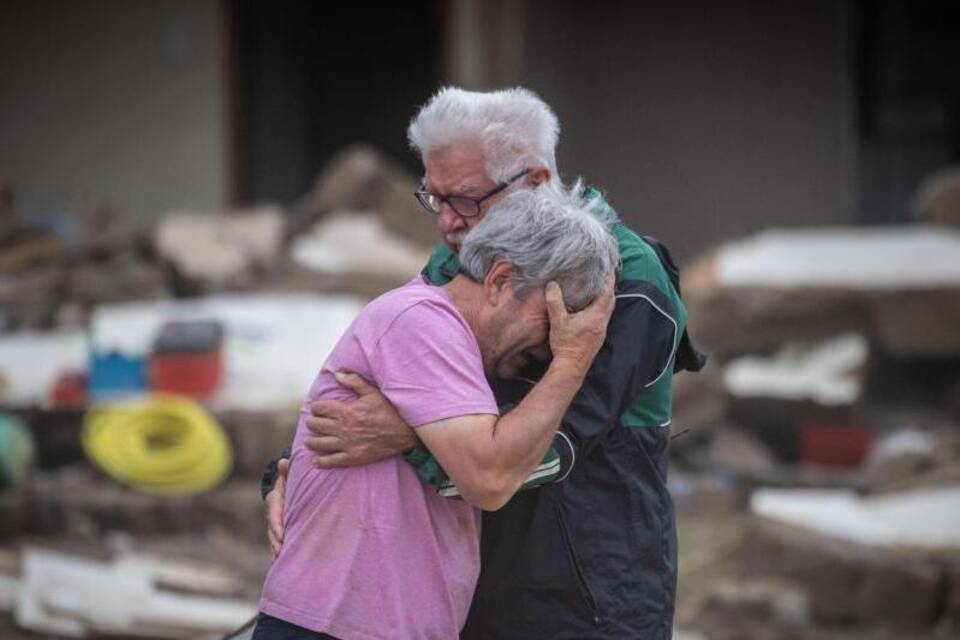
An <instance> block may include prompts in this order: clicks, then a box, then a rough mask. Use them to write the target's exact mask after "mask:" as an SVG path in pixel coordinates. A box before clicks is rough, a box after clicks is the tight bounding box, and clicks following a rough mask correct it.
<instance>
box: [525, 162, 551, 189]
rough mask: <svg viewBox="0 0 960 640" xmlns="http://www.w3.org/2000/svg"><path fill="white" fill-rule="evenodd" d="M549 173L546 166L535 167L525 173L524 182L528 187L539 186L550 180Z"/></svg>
mask: <svg viewBox="0 0 960 640" xmlns="http://www.w3.org/2000/svg"><path fill="white" fill-rule="evenodd" d="M551 175H552V174H551V173H550V169H547V168H546V167H536V168H535V169H534V170H533V171H531V172H530V173H528V174H527V175H526V177H525V178H524V183H525V184H526V185H527V186H528V187H530V188H533V187H539V186H540V185H541V184H544V183H546V182H550V177H551Z"/></svg>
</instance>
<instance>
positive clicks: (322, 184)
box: [289, 145, 437, 247]
mask: <svg viewBox="0 0 960 640" xmlns="http://www.w3.org/2000/svg"><path fill="white" fill-rule="evenodd" d="M417 186H418V181H417V178H415V177H414V176H413V175H412V174H410V173H409V172H407V171H405V170H404V169H403V168H401V167H400V166H399V165H398V164H396V163H395V162H394V161H393V160H391V159H390V158H388V157H386V156H385V155H383V154H382V153H380V152H379V151H377V150H376V149H374V148H373V147H370V146H367V145H353V146H350V147H347V148H346V149H344V150H343V151H342V152H340V153H339V154H337V155H336V156H335V157H334V158H333V159H332V160H331V161H330V162H329V163H328V164H327V166H326V167H325V168H324V169H323V171H322V172H321V173H320V175H319V176H318V177H317V179H316V180H315V181H314V183H313V185H312V186H311V188H310V191H309V192H308V193H307V195H305V196H304V197H303V198H302V199H301V200H300V202H299V203H298V204H297V205H296V207H295V208H294V209H295V211H294V215H293V218H292V220H291V225H290V229H289V233H290V237H291V238H292V237H296V236H297V235H300V234H302V233H305V232H307V231H308V230H309V229H310V228H312V227H313V226H314V224H316V222H317V221H318V220H320V219H321V218H322V217H323V216H325V215H327V214H328V213H330V212H332V211H338V210H347V211H374V212H376V213H377V214H378V215H379V216H380V218H381V219H382V220H383V224H384V225H385V227H386V228H387V229H388V230H390V231H392V232H393V233H396V234H399V235H402V236H404V237H406V238H408V239H409V240H411V241H412V242H414V243H416V244H418V245H420V246H423V247H430V246H433V245H434V244H436V242H437V233H436V229H435V224H436V218H435V217H434V216H432V215H431V214H429V213H427V212H426V211H425V210H423V208H422V207H421V206H420V204H419V203H418V202H417V200H416V198H415V197H414V195H413V193H414V191H416V189H417Z"/></svg>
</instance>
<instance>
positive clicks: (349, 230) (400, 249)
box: [290, 210, 430, 286]
mask: <svg viewBox="0 0 960 640" xmlns="http://www.w3.org/2000/svg"><path fill="white" fill-rule="evenodd" d="M373 247H375V248H376V249H375V253H376V259H375V260H371V259H370V255H371V254H370V252H371V248H373ZM290 251H291V257H292V258H293V260H294V261H295V262H296V263H297V264H299V265H302V266H304V267H306V268H308V269H311V270H313V271H319V272H323V273H335V274H340V275H349V274H353V273H355V274H371V275H376V276H381V277H384V278H389V279H391V280H392V281H394V282H395V283H396V286H400V285H402V284H403V283H405V282H408V281H409V280H410V279H411V278H412V277H413V276H414V275H415V274H416V273H419V271H420V270H421V269H422V268H423V265H425V264H426V263H427V259H428V258H429V256H430V250H429V249H427V248H424V247H422V246H420V245H418V244H416V243H414V242H412V241H410V240H408V239H407V238H406V237H405V236H402V235H399V234H397V233H393V232H391V231H388V230H387V228H386V226H385V225H384V223H383V219H382V218H381V217H380V216H379V215H377V214H376V213H373V212H362V211H343V210H341V211H335V212H332V213H330V214H328V215H327V216H325V217H324V218H323V219H322V220H320V221H319V222H318V223H317V224H316V225H315V226H314V227H313V229H311V230H310V231H309V232H308V233H305V234H301V235H300V236H298V237H297V238H295V239H294V241H293V244H292V245H291V248H290Z"/></svg>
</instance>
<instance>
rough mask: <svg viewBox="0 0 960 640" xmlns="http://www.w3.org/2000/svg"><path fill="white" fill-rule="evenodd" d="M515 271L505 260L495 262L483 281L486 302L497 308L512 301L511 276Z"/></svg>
mask: <svg viewBox="0 0 960 640" xmlns="http://www.w3.org/2000/svg"><path fill="white" fill-rule="evenodd" d="M515 273H516V269H515V268H514V266H513V265H512V264H510V263H509V262H507V261H506V260H497V261H496V262H494V263H493V266H492V267H491V268H490V270H489V271H488V272H487V276H486V277H485V278H484V279H483V295H484V298H486V300H487V302H488V303H490V304H491V305H493V306H497V305H498V304H500V303H502V302H503V301H504V300H507V299H513V276H514V274H515Z"/></svg>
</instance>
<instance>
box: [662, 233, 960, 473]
mask: <svg viewBox="0 0 960 640" xmlns="http://www.w3.org/2000/svg"><path fill="white" fill-rule="evenodd" d="M684 295H685V298H686V300H687V303H688V307H689V309H690V325H691V326H690V330H691V334H692V335H693V336H694V337H695V338H696V339H697V340H698V341H699V342H700V344H701V345H702V346H703V347H704V348H705V350H706V351H707V352H709V353H710V354H711V357H712V361H711V364H712V367H711V369H712V372H711V373H710V374H708V375H705V376H704V375H701V376H690V377H684V376H681V377H680V378H679V379H678V385H677V396H676V401H675V403H676V412H675V416H674V424H676V425H678V426H680V427H684V428H690V429H692V430H693V431H694V434H695V435H694V437H691V438H688V439H686V440H687V442H684V439H680V440H678V441H677V445H678V446H677V453H678V455H679V456H680V457H681V458H683V459H684V460H685V461H686V462H688V463H690V464H691V465H693V466H694V467H697V468H702V467H708V466H710V465H711V464H712V463H714V462H716V463H718V464H720V465H721V466H726V465H730V468H729V469H728V470H729V471H731V472H736V473H739V474H741V475H745V476H748V477H754V478H755V479H757V480H758V481H760V483H761V484H771V483H772V484H782V485H793V484H796V483H798V482H800V483H808V484H814V485H819V484H831V483H832V482H835V481H837V479H841V478H842V479H843V484H845V485H846V484H848V483H849V482H851V481H855V482H868V481H869V482H871V483H872V482H873V481H876V480H879V478H877V477H876V474H875V473H874V474H873V475H870V474H869V473H867V472H868V467H869V466H871V465H873V467H874V470H875V469H876V468H877V467H879V466H880V463H881V462H882V463H883V466H884V467H885V468H886V470H887V471H889V472H890V473H894V471H895V467H896V465H895V464H892V463H891V460H890V459H891V457H896V456H897V455H898V452H897V451H895V450H896V448H897V447H898V446H902V447H906V448H905V449H904V450H903V451H901V452H899V453H902V454H903V456H905V457H906V456H908V457H911V458H912V459H913V460H914V462H916V463H917V464H918V465H921V466H922V465H923V464H927V465H929V466H939V465H940V464H941V463H943V464H949V463H950V462H951V460H950V459H949V458H950V457H951V456H950V455H948V454H949V453H956V449H955V448H954V447H955V446H956V442H955V440H956V438H957V435H958V434H960V430H958V428H957V426H958V424H960V332H958V331H957V327H958V326H960V231H957V230H952V229H949V228H942V227H932V226H931V227H925V226H915V227H905V228H895V227H886V228H883V229H849V230H848V229H830V230H827V229H822V230H797V231H776V232H767V233H763V234H759V235H757V236H755V237H752V238H748V239H746V240H744V241H741V242H737V243H734V244H731V245H727V246H724V247H722V248H720V249H719V250H718V251H717V252H716V253H715V254H714V255H712V256H710V257H708V258H705V259H703V260H701V261H699V262H698V263H696V264H694V265H692V266H691V268H689V269H687V276H686V279H685V281H684ZM908 433H909V434H913V435H912V436H910V435H906V434H908ZM918 441H920V442H926V443H930V444H929V446H927V445H924V446H921V445H917V444H916V443H917V442H918ZM918 446H920V448H921V449H922V451H918V450H917V447H918ZM871 452H873V454H872V455H871ZM924 452H925V453H924ZM740 453H743V454H744V455H742V456H741V455H740ZM918 455H926V456H927V458H928V459H927V460H926V461H925V462H918V461H917V460H916V458H917V456H918ZM867 463H870V464H867ZM784 464H788V465H796V464H803V467H802V468H801V467H797V468H790V469H786V470H784V468H783V465H784ZM931 470H932V469H931ZM906 471H909V472H910V474H912V473H913V471H914V469H906ZM853 472H855V473H853ZM858 474H859V475H862V476H863V477H861V478H856V477H854V476H856V475H858ZM778 478H780V479H781V481H779V482H778V480H777V479H778ZM887 479H888V480H889V481H891V482H892V481H894V480H897V479H898V478H893V477H888V478H887ZM899 479H903V478H899Z"/></svg>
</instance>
